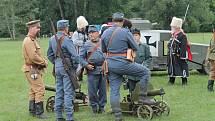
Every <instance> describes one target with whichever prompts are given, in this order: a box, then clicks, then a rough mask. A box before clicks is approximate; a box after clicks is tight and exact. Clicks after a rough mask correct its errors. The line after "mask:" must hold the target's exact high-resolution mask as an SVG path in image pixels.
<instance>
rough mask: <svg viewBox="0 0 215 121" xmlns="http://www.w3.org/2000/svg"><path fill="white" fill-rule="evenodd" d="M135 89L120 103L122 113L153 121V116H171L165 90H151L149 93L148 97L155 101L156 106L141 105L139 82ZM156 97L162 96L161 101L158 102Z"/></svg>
mask: <svg viewBox="0 0 215 121" xmlns="http://www.w3.org/2000/svg"><path fill="white" fill-rule="evenodd" d="M127 83H128V82H127ZM129 84H131V83H129ZM134 87H135V88H134V89H133V90H129V94H128V95H127V96H125V97H124V98H123V100H122V102H120V107H121V109H122V113H127V114H131V115H136V116H137V117H138V118H141V119H142V118H143V119H152V118H153V116H161V115H166V116H168V115H169V113H170V107H169V105H168V103H167V102H165V101H164V99H163V97H164V95H165V91H164V89H163V88H160V89H149V91H148V92H147V97H148V98H150V99H151V100H154V102H155V104H154V105H146V104H140V103H139V102H138V100H139V92H140V85H139V82H137V83H136V84H135V86H134ZM150 88H153V87H152V85H150ZM155 96H160V97H161V99H160V100H157V98H156V99H155V98H154V97H155Z"/></svg>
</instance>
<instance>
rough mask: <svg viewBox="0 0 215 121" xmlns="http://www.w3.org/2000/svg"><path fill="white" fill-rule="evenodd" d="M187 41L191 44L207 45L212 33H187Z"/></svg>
mask: <svg viewBox="0 0 215 121" xmlns="http://www.w3.org/2000/svg"><path fill="white" fill-rule="evenodd" d="M187 37H188V40H189V41H190V42H192V43H202V44H209V43H210V40H211V38H212V33H187Z"/></svg>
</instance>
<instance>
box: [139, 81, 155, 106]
mask: <svg viewBox="0 0 215 121" xmlns="http://www.w3.org/2000/svg"><path fill="white" fill-rule="evenodd" d="M139 103H141V104H145V105H154V104H155V101H152V100H151V99H149V98H148V97H147V85H145V86H140V95H139Z"/></svg>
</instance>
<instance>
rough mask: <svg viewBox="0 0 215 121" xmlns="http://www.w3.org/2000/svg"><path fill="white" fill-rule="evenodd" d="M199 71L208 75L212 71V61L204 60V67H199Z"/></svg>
mask: <svg viewBox="0 0 215 121" xmlns="http://www.w3.org/2000/svg"><path fill="white" fill-rule="evenodd" d="M197 71H198V72H199V73H201V74H206V75H208V74H209V72H210V63H209V61H206V60H204V61H203V64H202V69H197Z"/></svg>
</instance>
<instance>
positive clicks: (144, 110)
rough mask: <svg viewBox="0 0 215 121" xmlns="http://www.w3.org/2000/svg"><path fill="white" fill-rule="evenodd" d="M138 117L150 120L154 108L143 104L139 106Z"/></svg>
mask: <svg viewBox="0 0 215 121" xmlns="http://www.w3.org/2000/svg"><path fill="white" fill-rule="evenodd" d="M137 116H138V118H143V119H147V120H150V119H152V117H153V110H152V108H151V107H150V106H148V105H141V106H139V107H138V108H137Z"/></svg>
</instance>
